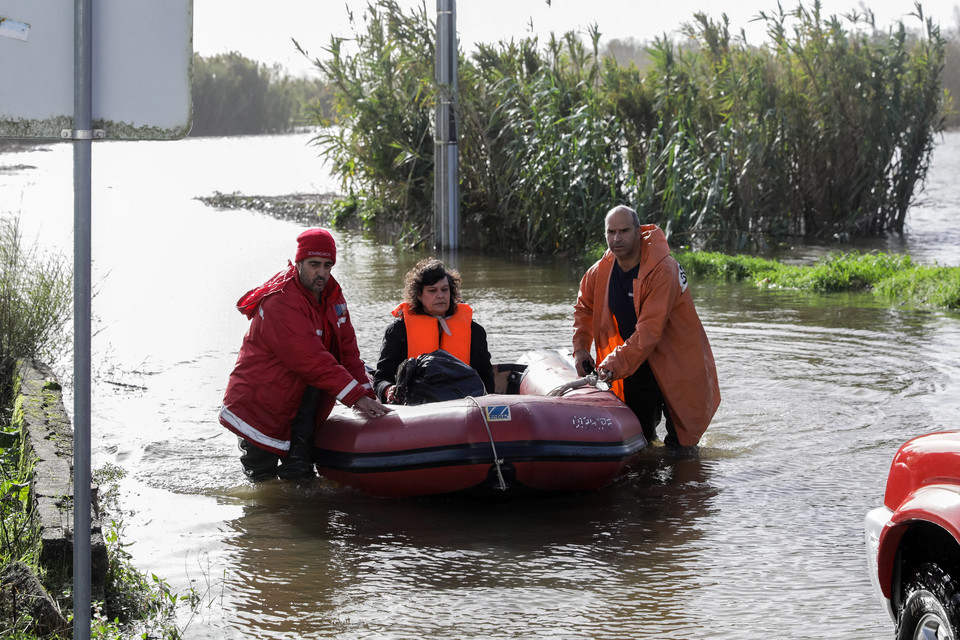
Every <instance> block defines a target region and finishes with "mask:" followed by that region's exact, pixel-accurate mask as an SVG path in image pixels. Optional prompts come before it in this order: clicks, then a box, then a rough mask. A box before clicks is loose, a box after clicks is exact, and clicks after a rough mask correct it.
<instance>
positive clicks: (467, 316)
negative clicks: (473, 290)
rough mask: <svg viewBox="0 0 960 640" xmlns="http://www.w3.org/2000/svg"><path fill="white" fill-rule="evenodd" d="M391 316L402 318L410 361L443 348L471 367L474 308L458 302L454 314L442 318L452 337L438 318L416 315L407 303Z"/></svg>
mask: <svg viewBox="0 0 960 640" xmlns="http://www.w3.org/2000/svg"><path fill="white" fill-rule="evenodd" d="M392 313H393V315H395V316H396V317H398V318H400V317H402V318H403V324H404V325H405V326H406V328H407V357H408V358H413V357H416V356H419V355H423V354H424V353H430V352H432V351H436V350H437V349H443V350H444V351H446V352H448V353H450V354H452V355H453V356H455V357H456V358H457V359H458V360H460V361H461V362H463V363H464V364H470V336H471V331H470V324H471V322H472V321H473V309H471V308H470V307H469V306H468V305H466V304H464V303H463V302H461V303H458V304H457V310H456V311H455V312H454V314H453V315H452V316H450V317H449V318H444V319H443V320H444V322H445V323H446V324H447V328H448V329H450V334H451V335H447V334H446V333H445V332H444V330H443V326H442V325H441V324H440V321H439V319H438V318H437V317H435V316H425V315H420V314H418V313H414V312H413V311H411V310H410V305H408V304H407V303H406V302H403V303H401V304H400V305H399V306H398V307H397V308H396V309H394V310H393V312H392Z"/></svg>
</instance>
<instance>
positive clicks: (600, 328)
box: [573, 206, 720, 447]
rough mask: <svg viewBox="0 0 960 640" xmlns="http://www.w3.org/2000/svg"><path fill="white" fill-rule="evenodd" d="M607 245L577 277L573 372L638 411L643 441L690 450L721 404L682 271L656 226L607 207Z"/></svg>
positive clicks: (713, 368) (706, 344)
mask: <svg viewBox="0 0 960 640" xmlns="http://www.w3.org/2000/svg"><path fill="white" fill-rule="evenodd" d="M606 234H607V247H608V248H609V251H607V252H606V253H604V255H603V257H602V258H600V260H598V261H597V262H596V264H594V265H593V266H591V267H590V268H589V269H588V270H587V272H586V274H584V276H583V279H582V280H581V281H580V291H579V293H578V294H577V303H576V305H575V306H574V313H573V324H574V334H573V356H574V360H575V361H576V363H577V372H578V373H579V374H580V375H584V374H585V373H587V370H588V369H592V368H594V367H596V364H595V361H594V359H593V357H592V356H591V354H590V345H591V344H594V345H595V346H596V352H597V359H596V362H599V367H597V374H598V377H599V379H601V380H606V381H609V382H612V383H613V391H614V392H615V393H616V394H617V395H618V396H619V397H620V398H621V399H622V400H623V401H624V402H626V403H627V405H628V406H629V407H630V408H631V409H632V410H633V412H634V413H635V414H637V418H638V419H639V420H640V424H641V426H642V427H643V433H644V436H646V438H647V440H649V441H653V440H656V439H657V425H658V424H659V423H660V419H661V417H662V416H664V415H665V417H666V430H667V435H666V438H664V444H666V445H669V446H682V447H691V446H694V445H696V444H697V443H698V442H699V441H700V437H701V436H702V435H703V432H704V431H705V430H706V428H707V426H708V425H709V424H710V420H711V419H712V418H713V415H714V413H716V410H717V407H718V406H719V405H720V386H719V384H718V382H717V369H716V365H715V364H714V361H713V351H712V350H711V349H710V342H709V341H708V340H707V334H706V332H705V331H704V330H703V325H702V324H701V323H700V318H699V316H698V315H697V311H696V309H695V308H694V305H693V298H692V297H691V295H690V290H689V288H688V285H687V276H686V274H685V273H684V272H683V269H682V268H681V267H680V265H679V264H678V263H677V261H676V260H674V259H673V257H672V256H671V255H670V247H669V245H668V244H667V239H666V236H664V234H663V231H661V230H660V228H659V227H657V226H656V225H641V224H640V219H639V217H638V216H637V213H636V211H634V210H633V209H631V208H629V207H626V206H618V207H614V208H613V209H611V210H610V211H609V213H607V217H606Z"/></svg>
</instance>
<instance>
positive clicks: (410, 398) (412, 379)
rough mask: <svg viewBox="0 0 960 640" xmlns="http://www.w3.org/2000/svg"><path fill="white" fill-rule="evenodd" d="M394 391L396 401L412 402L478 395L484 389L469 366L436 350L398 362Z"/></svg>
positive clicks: (481, 382)
mask: <svg viewBox="0 0 960 640" xmlns="http://www.w3.org/2000/svg"><path fill="white" fill-rule="evenodd" d="M395 393H396V396H397V402H398V403H400V404H407V405H413V404H426V403H428V402H440V401H442V400H455V399H457V398H466V397H467V396H482V395H484V394H486V389H484V387H483V380H481V379H480V374H478V373H477V372H476V371H474V370H473V368H472V367H470V365H468V364H464V363H463V362H462V361H460V360H458V359H457V358H456V357H454V356H453V355H451V354H450V353H449V352H447V351H444V350H443V349H438V350H436V351H433V352H431V353H425V354H423V355H420V356H417V357H415V358H407V359H406V360H404V361H403V362H401V363H400V366H399V367H397V388H396V390H395Z"/></svg>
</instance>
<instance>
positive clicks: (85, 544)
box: [73, 0, 93, 640]
mask: <svg viewBox="0 0 960 640" xmlns="http://www.w3.org/2000/svg"><path fill="white" fill-rule="evenodd" d="M92 4H93V3H92V0H74V59H73V121H74V122H73V126H74V130H73V233H74V247H73V277H74V283H73V340H74V354H73V382H74V404H73V422H74V425H73V637H74V639H75V640H88V639H89V638H90V604H91V602H90V572H91V570H90V564H91V561H90V512H91V508H92V504H91V495H90V494H91V491H90V484H91V481H90V368H91V367H90V342H91V331H90V325H91V320H90V315H91V304H90V299H91V266H90V262H91V261H90V259H91V242H90V237H91V232H90V229H91V225H90V182H91V181H90V173H91V172H90V167H91V150H92V145H93V132H92V119H93V118H92V112H93V79H92V69H93V17H92V15H91V12H92Z"/></svg>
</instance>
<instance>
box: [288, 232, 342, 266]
mask: <svg viewBox="0 0 960 640" xmlns="http://www.w3.org/2000/svg"><path fill="white" fill-rule="evenodd" d="M313 257H317V258H330V259H331V260H333V262H334V263H336V261H337V243H336V242H334V241H333V236H332V235H330V232H329V231H327V230H326V229H307V230H306V231H304V232H303V233H301V234H300V235H298V236H297V257H296V259H294V262H303V261H304V260H306V259H307V258H313Z"/></svg>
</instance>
